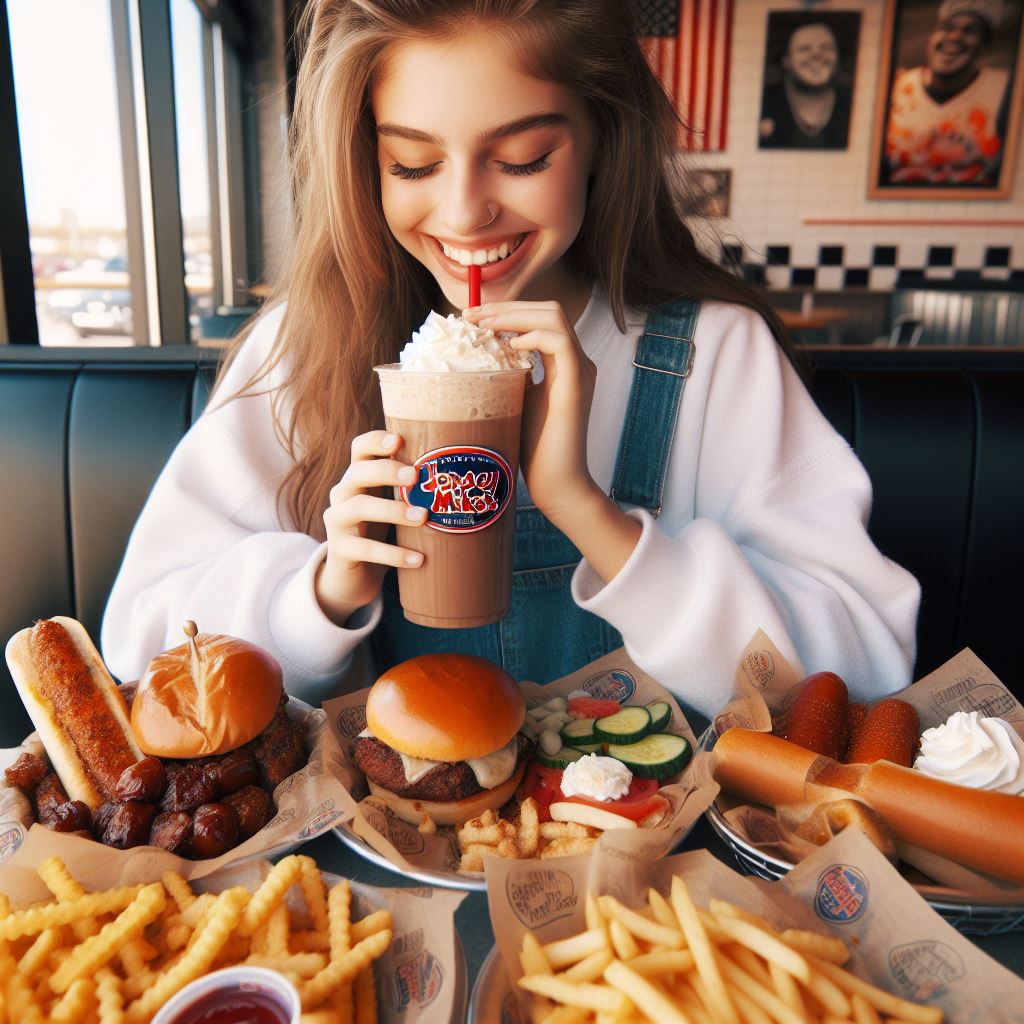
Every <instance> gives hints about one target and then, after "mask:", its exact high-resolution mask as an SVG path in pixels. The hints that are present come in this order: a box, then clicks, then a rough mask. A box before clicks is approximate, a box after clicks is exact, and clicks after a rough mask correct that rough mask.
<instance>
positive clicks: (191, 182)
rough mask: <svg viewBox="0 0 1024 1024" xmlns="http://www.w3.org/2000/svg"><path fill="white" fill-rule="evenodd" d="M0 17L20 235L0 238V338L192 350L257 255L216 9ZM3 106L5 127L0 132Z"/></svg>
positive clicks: (20, 10) (230, 27)
mask: <svg viewBox="0 0 1024 1024" xmlns="http://www.w3.org/2000/svg"><path fill="white" fill-rule="evenodd" d="M0 11H5V14H4V15H3V20H4V21H6V25H4V26H3V27H4V28H6V29H8V30H9V34H10V53H9V55H0V72H3V70H4V64H5V62H6V59H7V58H8V56H9V59H10V62H11V63H10V79H11V84H13V95H9V93H10V85H6V86H5V84H4V79H5V78H6V76H5V75H4V74H0V149H2V148H3V147H4V146H5V145H9V146H11V147H12V148H13V147H20V154H21V164H22V175H21V177H22V179H23V181H22V182H17V183H15V184H16V185H17V187H14V186H12V183H11V180H10V179H11V177H12V175H8V176H7V177H6V178H5V177H4V174H3V173H0V204H5V203H9V204H10V203H13V205H14V206H16V207H19V208H20V207H22V206H23V207H24V214H25V220H26V221H27V226H28V227H27V241H25V242H23V241H22V240H21V239H20V237H18V235H19V233H18V231H16V230H14V231H12V230H11V229H10V227H9V226H8V225H6V224H5V226H4V227H3V239H2V240H3V243H4V261H5V263H7V264H8V266H2V267H0V271H2V273H3V282H4V286H5V288H6V295H5V296H4V299H5V303H6V307H7V310H6V314H5V317H6V320H5V322H6V323H7V325H8V327H9V328H10V329H9V330H8V332H7V333H8V335H9V337H8V338H7V340H8V341H10V342H12V343H33V342H34V341H35V340H36V331H35V330H32V327H33V326H35V327H37V328H38V340H39V343H40V344H43V345H111V344H114V345H160V344H174V343H188V342H190V341H191V342H198V341H200V340H201V339H203V338H204V337H205V333H206V332H205V327H206V326H207V325H208V324H209V323H211V322H212V321H213V320H215V319H217V317H215V316H214V315H213V314H215V313H218V312H223V310H222V309H221V307H222V306H224V305H225V304H226V305H228V306H235V305H243V304H244V303H246V302H248V301H249V292H248V284H249V281H250V280H251V279H252V276H253V275H252V274H251V273H250V263H251V262H255V261H256V260H258V258H259V256H258V254H255V253H250V251H249V250H248V249H247V239H252V238H255V237H256V235H257V232H256V231H255V229H252V230H250V229H249V228H248V227H247V224H246V219H247V216H249V217H250V219H251V217H252V214H251V211H247V209H246V205H245V195H246V192H247V186H248V181H249V180H250V179H251V177H252V174H253V173H254V171H255V167H254V163H255V161H254V160H252V159H250V160H249V161H248V163H249V164H250V166H247V160H246V155H247V154H246V149H245V146H244V139H245V129H246V120H245V119H246V113H245V110H244V107H245V102H244V99H243V98H244V97H245V96H246V94H247V93H246V89H247V74H248V66H247V63H246V60H245V58H244V55H243V52H242V49H241V47H243V46H244V45H245V42H246V34H245V31H244V30H243V27H242V25H241V24H240V23H239V21H238V20H237V15H236V14H235V13H234V9H233V6H232V3H231V2H230V0H228V2H226V3H221V4H213V5H211V4H207V3H205V2H197V0H46V3H40V2H39V0H0ZM2 41H3V40H2V33H0V48H2ZM15 110H16V114H17V121H16V124H17V128H16V129H14V128H13V127H5V126H7V125H11V126H13V125H14V123H15V122H14V118H13V113H12V112H13V111H15ZM8 113H11V116H10V117H6V116H4V115H5V114H8ZM15 177H16V175H15ZM22 186H23V189H22ZM253 191H255V190H253ZM8 208H10V206H9V207H8ZM19 249H20V250H22V252H21V253H19V252H18V250H19ZM8 254H11V255H10V256H9V255H8ZM19 256H23V257H24V258H23V259H22V260H21V263H22V265H23V266H24V269H25V272H24V273H23V274H22V275H21V276H20V277H16V275H15V274H14V273H13V272H12V271H11V266H13V265H14V264H15V263H18V262H19V259H18V257H19ZM29 277H31V284H32V289H31V290H32V295H31V296H28V294H27V292H28V290H29V289H28V286H27V281H28V279H29ZM12 281H16V284H12ZM2 310H3V306H2V305H0V311H2ZM19 313H20V314H21V315H20V316H19V315H15V314H19ZM221 319H223V318H221ZM33 321H34V324H33ZM12 324H13V325H17V326H15V327H13V328H12V327H11V325H12ZM2 340H3V332H2V331H0V341H2Z"/></svg>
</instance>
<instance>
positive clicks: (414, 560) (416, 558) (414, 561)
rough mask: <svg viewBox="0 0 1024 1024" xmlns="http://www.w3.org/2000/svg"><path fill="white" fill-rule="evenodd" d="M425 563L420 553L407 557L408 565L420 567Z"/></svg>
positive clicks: (410, 554)
mask: <svg viewBox="0 0 1024 1024" xmlns="http://www.w3.org/2000/svg"><path fill="white" fill-rule="evenodd" d="M422 561H423V556H422V555H421V554H419V553H418V552H415V551H413V552H410V553H409V554H408V555H406V556H405V564H406V565H419V564H420V563H421V562H422Z"/></svg>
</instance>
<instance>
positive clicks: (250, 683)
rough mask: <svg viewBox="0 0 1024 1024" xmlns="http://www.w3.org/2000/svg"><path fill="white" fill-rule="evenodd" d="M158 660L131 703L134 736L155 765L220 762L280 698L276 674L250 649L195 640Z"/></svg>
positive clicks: (190, 627)
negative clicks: (160, 760)
mask: <svg viewBox="0 0 1024 1024" xmlns="http://www.w3.org/2000/svg"><path fill="white" fill-rule="evenodd" d="M194 631H195V624H194V623H187V624H186V627H185V632H186V634H188V635H189V637H190V639H189V641H188V642H187V643H184V644H182V645H181V646H180V647H174V648H172V649H171V650H169V651H164V653H163V654H158V655H157V656H156V657H155V658H154V659H153V660H152V661H151V662H150V663H149V668H147V669H146V672H145V674H144V675H143V677H142V679H140V680H139V688H138V691H137V692H136V694H135V699H134V701H133V702H132V717H131V724H132V731H133V732H134V733H135V738H136V739H137V740H138V744H139V746H140V747H141V748H142V749H143V750H144V751H145V752H146V753H147V754H151V755H153V756H154V757H173V758H191V757H207V756H210V755H213V754H226V753H227V752H228V751H231V750H235V749H236V748H237V747H240V746H242V745H243V744H245V743H248V742H249V740H251V739H254V738H255V737H256V736H258V735H259V734H260V733H261V732H263V730H264V729H265V728H266V727H267V726H268V725H269V724H270V722H271V719H273V717H274V714H275V713H276V711H277V708H278V705H279V704H280V702H281V697H282V694H283V692H284V691H283V684H282V675H281V666H280V665H279V664H278V663H277V660H276V659H275V658H274V657H273V656H272V655H271V654H269V653H268V652H267V651H265V650H263V649H262V648H261V647H257V646H256V645H255V644H251V643H249V642H248V641H246V640H239V639H238V638H237V637H233V636H223V635H221V634H210V633H198V634H197V633H195V632H194Z"/></svg>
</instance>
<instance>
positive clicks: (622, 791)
mask: <svg viewBox="0 0 1024 1024" xmlns="http://www.w3.org/2000/svg"><path fill="white" fill-rule="evenodd" d="M632 781H633V773H632V772H631V771H630V770H629V769H628V768H627V767H626V766H625V765H624V764H623V763H622V762H621V761H617V760H616V759H615V758H614V757H599V756H598V755H597V754H585V755H584V756H583V757H581V758H580V759H579V760H578V761H573V762H572V763H571V764H569V765H567V766H566V768H565V770H564V771H563V772H562V795H563V796H586V797H590V799H591V800H618V799H619V798H620V797H624V796H625V795H626V794H627V793H628V792H629V784H630V783H631V782H632Z"/></svg>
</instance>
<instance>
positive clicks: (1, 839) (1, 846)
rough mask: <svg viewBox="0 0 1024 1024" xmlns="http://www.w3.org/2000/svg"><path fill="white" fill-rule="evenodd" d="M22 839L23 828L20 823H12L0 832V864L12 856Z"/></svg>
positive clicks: (23, 839)
mask: <svg viewBox="0 0 1024 1024" xmlns="http://www.w3.org/2000/svg"><path fill="white" fill-rule="evenodd" d="M24 841H25V830H24V829H23V828H22V827H21V826H20V825H12V826H11V827H10V828H6V829H4V830H3V831H2V832H0V864H2V863H3V862H4V861H5V860H8V859H10V858H11V857H13V856H14V854H15V853H16V852H17V850H18V847H19V846H21V844H22V843H23V842H24Z"/></svg>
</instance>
